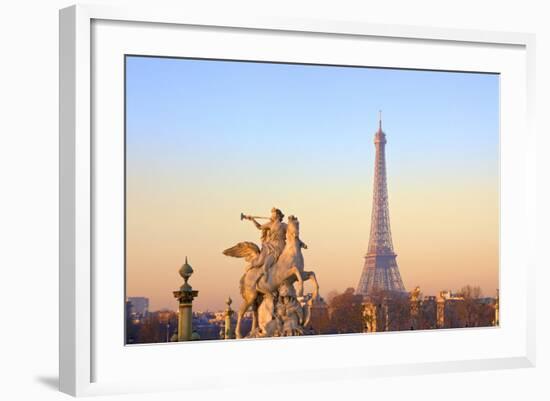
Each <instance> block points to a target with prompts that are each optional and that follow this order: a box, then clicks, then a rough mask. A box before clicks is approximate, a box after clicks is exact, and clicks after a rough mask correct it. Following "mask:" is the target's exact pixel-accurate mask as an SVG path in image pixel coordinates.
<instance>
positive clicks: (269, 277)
mask: <svg viewBox="0 0 550 401" xmlns="http://www.w3.org/2000/svg"><path fill="white" fill-rule="evenodd" d="M283 217H284V215H283V213H282V212H281V211H280V210H279V209H276V208H273V209H272V212H271V217H270V219H269V222H268V223H266V224H263V225H261V224H259V223H258V222H256V220H255V218H254V217H251V216H244V215H242V216H241V218H245V219H248V220H251V221H253V222H254V224H255V226H256V227H257V228H258V229H260V230H262V249H260V248H258V246H257V245H256V244H254V243H253V242H239V243H238V244H237V245H235V246H233V247H231V248H229V249H226V250H225V251H223V253H224V254H225V255H227V256H233V257H238V258H245V260H246V261H247V262H248V264H247V266H246V269H245V273H244V275H243V276H242V277H241V281H240V289H241V295H242V297H243V303H242V304H241V307H240V308H239V312H238V314H237V325H236V328H235V334H236V337H237V338H241V327H240V326H241V319H242V317H243V315H244V314H245V312H246V311H247V310H248V309H249V308H251V307H252V310H253V322H252V330H251V333H250V335H249V336H251V337H270V336H284V335H299V334H303V328H304V326H305V325H306V324H307V322H306V320H305V319H304V316H306V315H309V311H308V306H307V305H305V307H304V306H302V305H301V304H300V303H299V301H298V299H301V297H302V296H303V291H304V284H303V282H304V281H306V280H312V282H313V294H312V298H313V299H314V300H316V299H318V297H319V285H318V283H317V279H316V277H315V273H314V272H312V271H305V270H304V257H303V255H302V249H303V248H307V247H306V245H305V244H304V243H303V242H302V241H301V240H300V223H299V221H298V219H297V218H296V217H294V216H289V217H288V222H287V223H286V224H285V223H283V221H282V219H283ZM294 283H296V284H297V286H298V291H297V292H296V290H295V288H294Z"/></svg>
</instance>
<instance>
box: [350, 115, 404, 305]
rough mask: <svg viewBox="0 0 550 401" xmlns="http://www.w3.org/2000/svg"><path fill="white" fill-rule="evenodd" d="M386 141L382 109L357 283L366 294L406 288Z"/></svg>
mask: <svg viewBox="0 0 550 401" xmlns="http://www.w3.org/2000/svg"><path fill="white" fill-rule="evenodd" d="M386 143H387V141H386V134H385V133H384V132H383V131H382V113H380V117H379V126H378V131H377V132H376V133H375V134H374V146H375V148H376V157H375V162H374V188H373V200H372V216H371V227H370V239H369V247H368V251H367V254H366V255H365V265H364V267H363V272H362V273H361V278H360V279H359V285H358V286H357V293H358V294H361V295H363V296H368V295H372V294H373V293H374V292H379V291H384V292H405V287H404V286H403V281H402V280H401V274H400V273H399V267H398V266H397V260H396V257H397V255H396V254H395V252H394V250H393V243H392V237H391V229H390V213H389V207H388V185H387V176H386V154H385V153H386V149H385V148H386Z"/></svg>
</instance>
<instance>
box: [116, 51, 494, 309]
mask: <svg viewBox="0 0 550 401" xmlns="http://www.w3.org/2000/svg"><path fill="white" fill-rule="evenodd" d="M379 109H382V110H383V129H384V131H385V132H386V135H387V141H388V143H387V146H386V161H387V171H388V192H389V206H390V220H391V228H392V234H393V243H394V247H395V251H396V253H397V255H398V257H397V262H398V265H399V269H400V272H401V276H402V278H403V282H404V284H405V287H406V289H407V290H409V291H410V290H412V289H413V288H414V287H415V286H417V285H419V286H420V287H421V291H422V292H423V293H424V294H425V295H435V294H436V293H437V292H438V291H440V290H444V289H450V290H457V289H460V288H461V287H462V286H464V285H466V284H471V285H479V286H480V287H481V288H482V290H483V292H484V294H485V295H488V296H494V295H495V293H496V289H497V288H498V265H499V242H498V238H499V193H498V183H499V159H498V155H499V153H498V152H499V77H498V75H490V74H471V73H455V72H430V71H412V70H393V69H376V68H363V67H361V68H353V67H334V66H311V65H289V64H273V63H253V62H235V61H207V60H186V59H171V58H153V57H135V56H129V57H127V59H126V119H127V120H126V163H127V169H126V186H127V187H126V189H127V192H126V213H127V215H126V218H127V226H126V256H127V259H126V280H127V296H145V297H148V298H150V302H151V304H150V310H158V309H161V308H169V309H176V307H177V305H176V300H175V299H174V298H173V296H172V291H174V290H176V289H177V288H178V287H179V286H180V285H181V284H182V279H181V278H180V276H179V274H178V269H179V267H180V266H181V264H182V263H183V262H184V260H185V257H186V256H188V258H189V263H190V264H191V265H192V266H193V269H194V270H195V273H194V275H193V276H192V277H191V279H190V284H191V285H192V286H193V288H194V289H197V290H199V297H198V298H197V299H196V300H195V302H194V309H195V310H218V309H222V308H223V307H224V301H225V299H226V298H227V296H228V295H230V296H231V297H232V298H233V300H234V302H235V303H234V306H235V307H238V306H239V305H240V302H241V300H240V295H239V289H238V286H239V279H240V277H241V274H242V273H243V267H244V264H245V263H244V260H242V259H235V258H229V257H227V256H224V255H223V254H222V251H223V250H224V249H226V248H228V247H230V246H232V245H234V244H236V243H237V242H240V241H255V242H256V243H258V244H259V242H260V241H259V234H260V232H259V231H258V230H257V229H256V228H255V227H254V226H253V225H252V223H251V222H249V221H240V220H239V215H240V213H241V212H244V213H246V214H254V215H264V216H267V215H269V210H270V209H271V207H273V206H276V207H278V208H280V209H282V211H283V212H284V213H285V215H286V216H289V215H291V214H294V215H296V216H297V217H298V218H299V220H300V223H301V226H300V228H301V238H302V240H303V241H304V242H306V243H307V244H308V246H309V249H307V250H304V257H305V264H306V269H307V270H314V271H315V272H316V274H317V278H318V280H319V284H320V287H321V295H322V296H326V294H327V293H328V292H329V291H332V290H337V291H340V292H341V291H344V290H345V289H346V288H347V287H354V288H355V287H356V286H357V283H358V280H359V277H360V275H361V270H362V268H363V264H364V259H363V257H364V254H365V252H366V250H367V244H368V239H369V238H368V237H369V230H370V215H371V206H372V179H373V174H374V155H375V154H374V152H375V148H374V144H373V137H374V133H375V131H376V129H377V127H378V110H379ZM307 288H308V287H306V289H307Z"/></svg>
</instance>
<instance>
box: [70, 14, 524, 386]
mask: <svg viewBox="0 0 550 401" xmlns="http://www.w3.org/2000/svg"><path fill="white" fill-rule="evenodd" d="M533 43H534V38H533V36H530V35H526V34H509V33H495V32H476V31H462V30H446V29H434V28H429V29H428V28H420V27H402V26H379V25H371V24H363V23H358V22H336V21H304V20H292V19H288V20H287V19H284V20H281V19H269V18H263V19H262V18H258V19H255V20H253V21H250V20H243V19H240V18H239V17H236V16H227V15H226V16H215V15H208V16H204V15H202V16H201V15H185V14H182V13H178V12H172V13H164V12H160V11H156V12H153V11H151V10H142V9H137V8H136V9H112V8H106V7H98V6H75V7H71V8H68V9H64V10H62V11H61V14H60V49H61V55H60V71H61V72H60V74H61V75H60V76H61V83H60V99H61V104H60V109H61V111H60V135H61V149H60V153H61V167H60V170H61V171H60V174H61V224H60V231H61V239H60V240H61V262H60V280H61V281H60V288H61V289H60V291H61V292H60V316H61V321H60V337H61V338H60V344H61V346H60V387H61V390H62V391H64V392H67V393H70V394H73V395H89V394H105V393H114V392H131V391H154V390H160V389H162V390H166V389H174V390H175V389H196V388H201V387H202V386H203V385H205V383H212V382H215V383H217V385H220V386H230V385H235V383H237V382H238V380H237V379H238V377H241V376H242V375H243V374H244V375H247V377H248V378H249V380H254V381H256V382H257V383H263V382H265V383H267V382H268V381H270V380H273V378H278V379H284V378H289V377H291V376H292V375H294V374H296V373H298V372H299V374H300V377H301V378H302V379H303V380H312V381H314V380H320V379H322V378H327V377H332V378H338V377H344V376H346V377H353V378H355V379H357V380H362V379H364V378H368V377H373V376H376V375H379V374H381V372H383V374H386V375H387V374H395V375H398V374H402V373H404V372H407V371H408V372H410V371H414V372H427V373H428V372H437V371H459V370H473V369H495V368H506V367H520V366H532V364H533V363H534V328H533V325H534V318H533V316H534V314H533V308H534V305H533V304H532V299H533V294H534V288H533V287H534V285H533V282H532V275H531V274H530V272H531V270H532V269H533V263H534V261H533V260H532V257H531V256H530V255H531V253H530V252H529V249H530V248H531V247H532V246H533V238H532V237H531V236H532V235H533V234H529V233H532V232H533V230H530V229H529V227H531V226H532V225H533V224H534V220H535V210H534V207H533V206H534V182H533V181H532V179H531V178H530V177H532V176H533V174H532V172H533V171H534V169H535V167H534V160H533V157H532V155H533V152H534V150H533V149H534V143H535V141H534V133H533V132H532V130H531V126H530V123H531V115H530V113H531V112H532V110H533V104H532V101H533V94H532V90H533V85H534V73H533V57H534V55H533ZM526 233H527V234H526ZM213 358H215V359H216V360H217V361H219V363H218V364H212V363H210V362H211V360H212V359H213ZM181 361H185V364H186V365H187V366H192V367H193V368H192V369H189V370H187V371H186V374H185V376H182V375H181V363H182V362H181ZM260 361H269V363H259V362H260ZM305 361H307V363H306V362H305ZM227 366H231V370H230V371H229V372H228V371H227Z"/></svg>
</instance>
